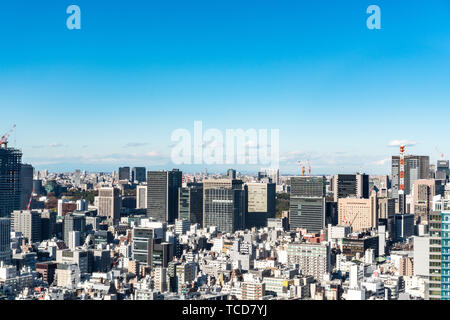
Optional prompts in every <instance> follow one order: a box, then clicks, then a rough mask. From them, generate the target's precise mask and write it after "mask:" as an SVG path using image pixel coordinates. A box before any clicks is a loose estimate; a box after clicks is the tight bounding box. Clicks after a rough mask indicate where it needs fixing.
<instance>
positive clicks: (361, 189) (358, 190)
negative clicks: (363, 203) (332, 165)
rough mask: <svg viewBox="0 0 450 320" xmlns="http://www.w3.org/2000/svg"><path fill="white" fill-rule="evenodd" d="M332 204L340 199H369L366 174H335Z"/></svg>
mask: <svg viewBox="0 0 450 320" xmlns="http://www.w3.org/2000/svg"><path fill="white" fill-rule="evenodd" d="M332 186H333V194H334V202H337V201H338V199H340V198H349V197H350V198H363V199H367V198H369V176H368V175H367V174H360V173H356V174H336V175H334V176H333V183H332Z"/></svg>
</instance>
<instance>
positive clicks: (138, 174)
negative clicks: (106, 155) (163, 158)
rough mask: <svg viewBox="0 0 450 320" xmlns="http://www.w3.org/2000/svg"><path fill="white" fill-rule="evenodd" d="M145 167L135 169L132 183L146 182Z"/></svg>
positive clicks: (132, 171) (132, 173)
mask: <svg viewBox="0 0 450 320" xmlns="http://www.w3.org/2000/svg"><path fill="white" fill-rule="evenodd" d="M145 173H146V169H145V167H134V168H133V169H132V170H131V182H136V183H141V182H145V181H146V176H145Z"/></svg>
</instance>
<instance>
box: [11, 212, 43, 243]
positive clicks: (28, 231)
mask: <svg viewBox="0 0 450 320" xmlns="http://www.w3.org/2000/svg"><path fill="white" fill-rule="evenodd" d="M41 228H42V224H41V214H40V212H39V211H37V210H14V211H13V212H12V214H11V230H12V231H13V232H22V235H23V237H24V238H27V239H28V241H29V242H30V243H34V242H39V241H42V238H41V237H42V229H41Z"/></svg>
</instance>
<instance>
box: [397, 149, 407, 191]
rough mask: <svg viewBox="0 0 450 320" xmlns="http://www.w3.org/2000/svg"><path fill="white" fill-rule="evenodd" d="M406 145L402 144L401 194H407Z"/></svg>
mask: <svg viewBox="0 0 450 320" xmlns="http://www.w3.org/2000/svg"><path fill="white" fill-rule="evenodd" d="M405 150H406V148H405V146H404V145H401V146H400V183H399V184H400V188H399V189H400V190H399V191H398V193H399V194H405Z"/></svg>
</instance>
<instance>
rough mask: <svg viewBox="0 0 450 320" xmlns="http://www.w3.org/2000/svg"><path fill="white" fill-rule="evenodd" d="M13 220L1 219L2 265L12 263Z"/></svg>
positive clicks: (0, 251) (0, 254)
mask: <svg viewBox="0 0 450 320" xmlns="http://www.w3.org/2000/svg"><path fill="white" fill-rule="evenodd" d="M10 234H11V219H10V218H0V263H1V262H3V263H4V264H9V263H10V262H11V247H10V243H11V237H10Z"/></svg>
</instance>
